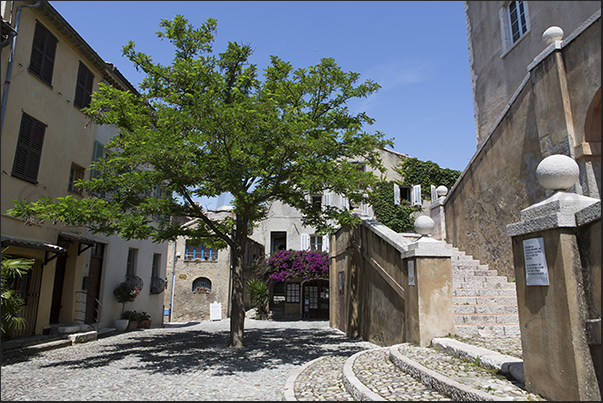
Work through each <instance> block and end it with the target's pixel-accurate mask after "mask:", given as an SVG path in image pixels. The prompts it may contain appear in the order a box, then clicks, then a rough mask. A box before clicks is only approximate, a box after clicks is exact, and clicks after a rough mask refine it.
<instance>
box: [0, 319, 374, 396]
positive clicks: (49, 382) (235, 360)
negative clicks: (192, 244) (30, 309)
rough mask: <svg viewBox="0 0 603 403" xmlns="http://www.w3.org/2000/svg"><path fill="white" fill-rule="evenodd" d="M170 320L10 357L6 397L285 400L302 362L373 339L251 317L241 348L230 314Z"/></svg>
mask: <svg viewBox="0 0 603 403" xmlns="http://www.w3.org/2000/svg"><path fill="white" fill-rule="evenodd" d="M167 326H168V327H165V328H153V329H144V330H138V331H131V332H124V333H119V334H116V335H114V336H110V337H106V338H102V339H99V340H98V341H95V342H89V343H82V344H76V345H74V346H69V347H65V348H60V349H57V350H50V351H45V352H42V353H39V354H36V355H34V356H28V357H22V358H13V359H9V360H7V361H6V362H3V363H2V382H1V383H2V385H1V390H2V392H1V400H2V401H8V400H30V401H31V400H45V401H47V400H57V401H60V400H79V401H86V400H114V401H118V400H119V401H124V400H259V401H275V400H283V390H284V388H285V383H286V381H287V378H288V377H289V375H290V374H291V373H292V371H293V370H294V369H295V368H299V366H300V365H303V364H305V363H307V362H309V361H311V360H314V359H316V358H318V357H323V356H327V357H341V358H347V357H349V356H351V355H353V354H354V353H356V352H358V351H362V350H365V349H368V348H373V347H375V345H373V344H371V343H368V342H365V341H362V340H358V339H351V338H349V337H347V336H346V335H345V334H344V333H343V332H341V331H339V330H336V329H332V328H330V327H329V326H328V321H291V322H288V321H256V320H252V319H247V320H246V321H245V347H243V348H240V349H232V348H228V347H227V345H228V339H229V329H230V321H229V320H222V321H214V322H209V321H204V322H193V323H190V324H180V326H178V327H176V326H175V325H174V324H168V325H167Z"/></svg>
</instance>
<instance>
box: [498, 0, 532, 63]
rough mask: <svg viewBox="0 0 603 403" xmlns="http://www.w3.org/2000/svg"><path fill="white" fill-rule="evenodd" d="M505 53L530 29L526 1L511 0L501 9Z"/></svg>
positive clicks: (500, 16)
mask: <svg viewBox="0 0 603 403" xmlns="http://www.w3.org/2000/svg"><path fill="white" fill-rule="evenodd" d="M499 18H500V22H501V25H500V26H501V32H502V40H503V53H506V52H507V51H508V50H509V49H510V48H511V47H512V46H513V45H514V44H516V43H517V42H518V41H519V40H520V39H521V38H522V37H523V36H524V35H525V34H527V33H528V31H529V30H530V18H529V15H528V4H527V2H525V1H511V2H509V3H508V5H507V6H506V7H503V8H501V9H500V14H499Z"/></svg>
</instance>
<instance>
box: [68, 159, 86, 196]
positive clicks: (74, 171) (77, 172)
mask: <svg viewBox="0 0 603 403" xmlns="http://www.w3.org/2000/svg"><path fill="white" fill-rule="evenodd" d="M85 171H86V169H85V168H84V167H82V166H79V165H78V164H76V163H73V162H72V163H71V171H70V172H69V185H68V186H67V190H69V191H70V192H73V193H77V194H79V195H81V194H82V191H81V190H80V189H78V188H76V187H75V181H77V180H78V179H84V172H85Z"/></svg>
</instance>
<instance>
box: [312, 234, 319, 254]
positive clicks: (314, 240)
mask: <svg viewBox="0 0 603 403" xmlns="http://www.w3.org/2000/svg"><path fill="white" fill-rule="evenodd" d="M310 250H318V251H321V250H322V236H321V235H310Z"/></svg>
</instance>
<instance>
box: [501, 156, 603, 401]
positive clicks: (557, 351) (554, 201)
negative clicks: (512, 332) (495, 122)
mask: <svg viewBox="0 0 603 403" xmlns="http://www.w3.org/2000/svg"><path fill="white" fill-rule="evenodd" d="M536 176H537V179H538V182H539V183H540V184H541V185H542V186H544V187H545V188H547V189H549V190H551V191H554V193H552V194H551V195H550V196H548V197H547V198H545V199H544V200H542V201H541V202H539V203H536V204H534V205H532V206H530V207H528V208H526V209H524V210H522V211H521V214H520V218H521V220H520V221H519V222H517V223H513V224H510V225H508V226H507V234H508V235H509V236H511V237H512V244H513V261H514V266H515V278H516V287H517V302H518V312H519V323H520V328H521V343H522V347H523V365H524V376H525V386H526V388H527V390H528V391H530V392H533V393H538V394H540V395H542V396H543V397H545V398H547V399H549V400H570V401H571V400H597V401H598V400H601V399H600V391H599V386H598V382H597V378H596V374H595V370H594V366H593V361H592V358H591V354H590V351H589V346H588V340H587V335H586V331H585V327H586V320H587V317H586V315H587V312H588V309H587V303H586V299H585V295H584V288H583V286H584V284H583V278H582V266H581V260H580V252H579V248H578V242H577V233H576V218H575V213H576V212H578V211H580V210H582V209H584V208H585V207H587V206H589V205H591V204H593V203H596V202H597V201H598V200H597V199H592V198H589V197H585V196H581V195H578V194H575V193H570V192H566V191H564V190H565V189H569V188H571V187H572V186H573V185H574V183H575V182H576V180H577V179H578V176H579V169H578V165H577V164H576V163H575V161H574V160H573V159H571V158H570V157H567V156H565V155H552V156H550V157H547V158H545V159H544V160H543V161H541V163H540V165H538V168H537V170H536Z"/></svg>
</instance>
